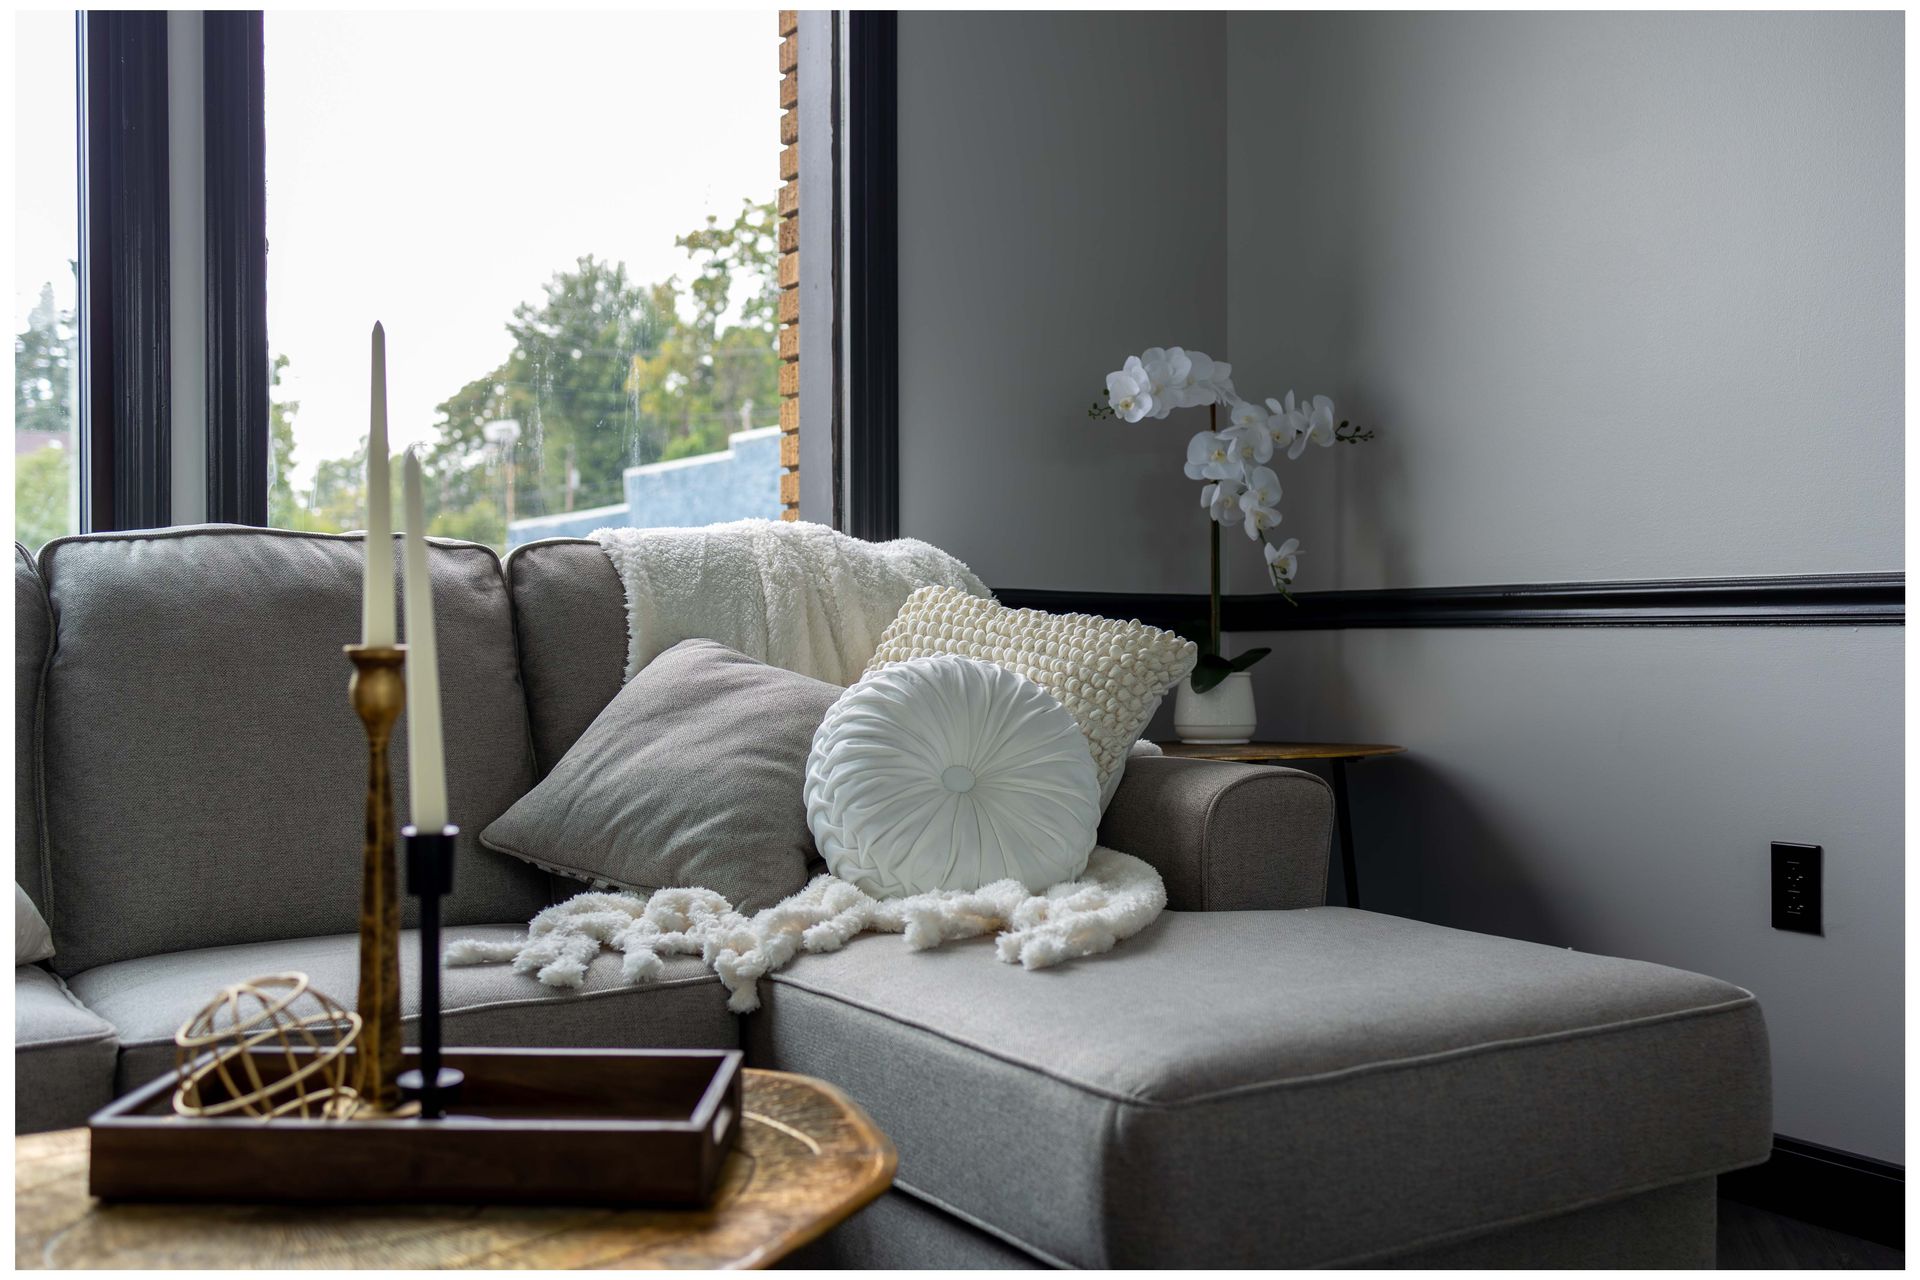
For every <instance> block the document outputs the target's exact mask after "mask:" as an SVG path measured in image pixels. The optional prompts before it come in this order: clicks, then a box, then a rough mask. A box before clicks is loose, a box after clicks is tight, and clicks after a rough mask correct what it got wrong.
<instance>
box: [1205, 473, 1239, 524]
mask: <svg viewBox="0 0 1920 1280" xmlns="http://www.w3.org/2000/svg"><path fill="white" fill-rule="evenodd" d="M1246 492H1247V486H1246V485H1244V484H1242V483H1240V481H1238V480H1216V481H1215V482H1214V483H1212V484H1210V485H1208V486H1207V487H1206V488H1204V489H1202V490H1201V491H1200V505H1201V506H1203V507H1205V508H1206V509H1207V514H1208V515H1210V516H1212V517H1213V519H1214V521H1215V522H1216V523H1218V524H1238V523H1239V522H1240V521H1241V520H1243V519H1244V518H1245V515H1244V513H1243V512H1242V511H1241V510H1240V499H1241V497H1242V496H1243V495H1244V494H1245V493H1246Z"/></svg>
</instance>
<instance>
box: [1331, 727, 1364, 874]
mask: <svg viewBox="0 0 1920 1280" xmlns="http://www.w3.org/2000/svg"><path fill="white" fill-rule="evenodd" d="M1333 820H1334V822H1335V823H1336V824H1337V825H1338V826H1339V828H1340V876H1341V879H1342V880H1343V881H1344V882H1345V883H1346V887H1347V905H1348V906H1350V907H1357V906H1359V905H1360V873H1359V870H1358V869H1357V868H1356V867H1355V866H1354V862H1353V810H1352V809H1351V808H1349V807H1348V805H1347V762H1346V761H1345V760H1335V761H1334V762H1333Z"/></svg>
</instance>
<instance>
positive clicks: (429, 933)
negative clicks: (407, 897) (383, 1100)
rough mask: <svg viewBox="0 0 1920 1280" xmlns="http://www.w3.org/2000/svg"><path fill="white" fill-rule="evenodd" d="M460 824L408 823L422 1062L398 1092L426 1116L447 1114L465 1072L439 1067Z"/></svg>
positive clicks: (405, 1075)
mask: <svg viewBox="0 0 1920 1280" xmlns="http://www.w3.org/2000/svg"><path fill="white" fill-rule="evenodd" d="M459 834H460V828H458V827H442V828H441V829H440V830H438V831H421V830H419V829H418V828H416V827H412V826H406V827H402V828H401V829H400V841H401V843H402V844H403V845H404V846H405V848H406V854H407V892H408V893H411V894H412V895H413V896H414V897H416V898H418V899H420V1066H419V1068H418V1069H417V1070H412V1071H403V1072H401V1073H400V1093H401V1095H402V1096H403V1097H406V1098H411V1099H415V1100H417V1101H418V1102H419V1103H420V1115H421V1117H422V1118H423V1119H428V1120H436V1119H438V1118H439V1117H441V1116H442V1115H444V1114H446V1109H447V1104H448V1103H450V1102H452V1101H453V1100H454V1099H455V1098H456V1097H457V1096H458V1095H459V1092H460V1083H461V1081H462V1080H463V1079H465V1077H464V1076H462V1075H461V1074H460V1072H458V1071H456V1070H454V1069H453V1068H452V1067H443V1066H441V1065H440V899H442V898H444V897H446V896H447V894H449V893H451V892H452V891H453V845H454V840H455V839H456V838H457V837H458V836H459Z"/></svg>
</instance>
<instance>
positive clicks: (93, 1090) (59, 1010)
mask: <svg viewBox="0 0 1920 1280" xmlns="http://www.w3.org/2000/svg"><path fill="white" fill-rule="evenodd" d="M118 1051H119V1041H118V1039H117V1037H116V1036H115V1034H114V1029H113V1024H112V1023H110V1022H108V1021H107V1020H106V1019H105V1018H103V1017H101V1016H100V1015H99V1014H97V1013H95V1012H93V1011H91V1010H89V1009H87V1008H86V1007H85V1006H84V1005H82V1004H81V1003H80V1001H79V1000H77V999H75V998H74V996H73V994H72V993H71V992H69V991H68V990H67V988H66V986H65V985H64V984H62V983H61V981H60V979H58V978H56V977H54V976H53V975H52V974H51V973H48V972H47V971H46V970H45V969H42V968H41V967H40V966H39V965H35V964H23V965H16V966H15V967H14V970H13V1128H14V1132H15V1133H40V1132H43V1131H44V1130H47V1129H68V1128H72V1127H73V1126H75V1125H82V1124H85V1123H86V1122H87V1117H88V1116H90V1115H92V1114H93V1113H94V1112H95V1111H98V1110H99V1109H100V1108H101V1107H104V1106H106V1105H107V1103H109V1102H111V1101H112V1100H113V1065H114V1058H115V1056H116V1055H117V1053H118Z"/></svg>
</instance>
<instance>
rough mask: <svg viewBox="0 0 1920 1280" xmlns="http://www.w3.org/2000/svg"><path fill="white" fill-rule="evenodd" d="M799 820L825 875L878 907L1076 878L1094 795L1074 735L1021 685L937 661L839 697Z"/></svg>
mask: <svg viewBox="0 0 1920 1280" xmlns="http://www.w3.org/2000/svg"><path fill="white" fill-rule="evenodd" d="M804 790H805V795H806V802H807V825H808V827H809V828H810V829H811V830H812V831H813V839H814V844H815V845H816V846H817V847H818V848H819V850H820V854H821V856H822V857H824V858H825V859H826V860H827V868H828V869H829V870H830V871H832V872H833V874H834V875H836V876H838V877H839V878H840V879H842V880H847V881H850V882H852V883H853V884H855V885H857V886H858V887H859V888H861V889H863V890H865V891H866V892H867V893H870V894H872V895H873V896H874V897H876V898H895V897H901V896H904V895H906V894H912V893H925V892H930V891H932V890H935V889H968V890H971V889H978V888H980V887H981V886H983V885H988V884H992V883H993V882H994V881H996V880H1005V879H1009V878H1011V879H1014V880H1018V881H1019V882H1020V883H1021V884H1023V885H1025V886H1026V887H1027V889H1028V890H1029V891H1031V892H1033V893H1040V892H1042V891H1044V890H1046V889H1048V888H1050V887H1052V886H1053V885H1056V884H1060V883H1061V882H1063V881H1067V880H1072V879H1074V878H1075V877H1076V876H1078V875H1079V874H1080V873H1081V872H1082V871H1084V870H1085V869H1086V865H1087V857H1088V855H1089V854H1091V853H1092V852H1093V845H1094V837H1095V834H1096V832H1097V830H1098V828H1099V826H1100V787H1099V784H1098V782H1097V781H1096V780H1095V774H1094V768H1093V757H1092V756H1091V755H1090V754H1089V753H1088V751H1087V740H1086V737H1085V736H1084V735H1083V734H1082V733H1081V732H1080V728H1079V726H1078V725H1077V724H1075V722H1074V719H1073V717H1072V716H1071V715H1069V714H1068V713H1067V711H1066V709H1065V708H1064V707H1062V706H1061V705H1060V703H1059V702H1058V701H1056V700H1055V699H1054V698H1053V697H1052V696H1051V695H1049V694H1048V693H1047V692H1046V690H1044V689H1042V688H1040V686H1038V685H1037V684H1035V683H1034V682H1033V681H1031V680H1028V679H1025V678H1024V677H1022V676H1020V675H1018V674H1016V673H1015V672H1013V671H1010V670H1008V669H1007V668H1006V667H1002V666H997V665H995V664H993V663H991V662H978V661H975V660H973V659H971V658H959V657H953V656H937V657H926V658H918V659H915V660H913V661H910V662H900V663H895V664H893V665H890V666H888V667H885V668H884V669H882V670H880V671H876V672H873V673H871V674H869V675H867V676H865V677H863V678H862V679H861V680H860V681H859V683H857V684H855V685H854V686H853V687H852V688H850V689H848V690H847V691H846V693H844V694H842V695H841V696H840V699H839V701H837V702H835V703H834V704H833V707H832V708H831V709H830V710H829V711H828V712H827V715H826V718H825V719H824V720H822V721H821V723H820V728H819V730H818V731H817V732H816V733H815V734H814V736H813V750H812V753H811V754H810V755H809V756H808V758H807V781H806V786H805V789H804Z"/></svg>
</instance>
